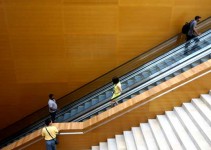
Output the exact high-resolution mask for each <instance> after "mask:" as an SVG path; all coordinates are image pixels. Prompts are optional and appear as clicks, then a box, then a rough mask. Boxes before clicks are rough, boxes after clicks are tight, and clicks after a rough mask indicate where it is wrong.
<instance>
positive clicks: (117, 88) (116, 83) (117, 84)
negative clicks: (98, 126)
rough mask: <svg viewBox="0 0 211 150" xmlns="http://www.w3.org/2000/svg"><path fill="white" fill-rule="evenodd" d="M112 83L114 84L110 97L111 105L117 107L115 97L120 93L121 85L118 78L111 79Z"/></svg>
mask: <svg viewBox="0 0 211 150" xmlns="http://www.w3.org/2000/svg"><path fill="white" fill-rule="evenodd" d="M112 82H113V84H114V90H113V95H112V97H111V103H112V104H116V105H118V101H117V97H118V96H119V95H121V93H122V85H121V82H120V81H119V78H118V77H113V78H112Z"/></svg>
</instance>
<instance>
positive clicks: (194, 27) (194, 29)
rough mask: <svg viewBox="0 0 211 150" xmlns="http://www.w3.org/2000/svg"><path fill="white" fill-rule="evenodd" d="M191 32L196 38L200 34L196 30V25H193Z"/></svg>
mask: <svg viewBox="0 0 211 150" xmlns="http://www.w3.org/2000/svg"><path fill="white" fill-rule="evenodd" d="M193 31H194V33H195V34H196V35H197V36H198V35H200V33H199V32H198V31H197V29H196V24H194V25H193Z"/></svg>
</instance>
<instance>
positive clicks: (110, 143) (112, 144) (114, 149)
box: [107, 138, 118, 150]
mask: <svg viewBox="0 0 211 150" xmlns="http://www.w3.org/2000/svg"><path fill="white" fill-rule="evenodd" d="M107 143H108V149H109V150H118V149H117V144H116V140H115V139H114V138H112V139H108V140H107Z"/></svg>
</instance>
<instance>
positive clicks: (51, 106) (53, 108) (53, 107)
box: [48, 94, 58, 122]
mask: <svg viewBox="0 0 211 150" xmlns="http://www.w3.org/2000/svg"><path fill="white" fill-rule="evenodd" d="M48 108H49V112H50V115H51V120H52V122H55V119H56V112H57V109H58V108H57V103H56V100H55V99H54V95H53V94H49V100H48Z"/></svg>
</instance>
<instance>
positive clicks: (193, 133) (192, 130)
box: [174, 107, 211, 149]
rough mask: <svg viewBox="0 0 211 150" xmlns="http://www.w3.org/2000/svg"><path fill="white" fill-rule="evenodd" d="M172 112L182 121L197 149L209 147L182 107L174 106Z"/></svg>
mask: <svg viewBox="0 0 211 150" xmlns="http://www.w3.org/2000/svg"><path fill="white" fill-rule="evenodd" d="M174 112H175V114H176V115H177V116H178V119H179V120H180V122H181V123H182V125H183V127H184V128H185V130H186V131H187V132H188V134H189V136H190V137H191V139H192V141H194V144H195V146H196V147H198V148H199V149H209V148H211V147H210V146H209V144H208V143H207V141H206V140H205V138H204V137H203V135H202V134H201V132H200V131H199V129H198V128H197V127H196V126H195V124H194V123H193V121H192V120H191V119H190V117H189V116H188V114H187V113H186V112H185V110H184V109H183V108H182V107H175V108H174Z"/></svg>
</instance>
